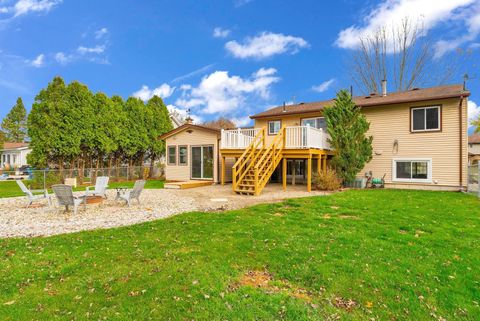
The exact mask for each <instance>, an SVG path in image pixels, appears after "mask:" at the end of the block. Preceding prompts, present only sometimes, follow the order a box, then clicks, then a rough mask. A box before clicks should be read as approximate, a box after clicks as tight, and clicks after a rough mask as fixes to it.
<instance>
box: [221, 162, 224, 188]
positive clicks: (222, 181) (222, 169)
mask: <svg viewBox="0 0 480 321" xmlns="http://www.w3.org/2000/svg"><path fill="white" fill-rule="evenodd" d="M221 161H222V164H221V167H222V168H221V171H222V173H221V183H222V186H223V185H225V156H222V160H221Z"/></svg>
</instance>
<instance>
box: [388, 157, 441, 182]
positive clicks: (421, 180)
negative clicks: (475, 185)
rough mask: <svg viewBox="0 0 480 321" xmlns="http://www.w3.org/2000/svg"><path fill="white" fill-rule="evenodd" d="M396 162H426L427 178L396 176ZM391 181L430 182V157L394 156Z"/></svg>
mask: <svg viewBox="0 0 480 321" xmlns="http://www.w3.org/2000/svg"><path fill="white" fill-rule="evenodd" d="M397 162H427V163H428V165H427V166H428V168H427V178H425V179H421V178H397ZM392 182H403V183H432V159H431V158H415V157H413V158H410V157H408V158H394V159H393V160H392Z"/></svg>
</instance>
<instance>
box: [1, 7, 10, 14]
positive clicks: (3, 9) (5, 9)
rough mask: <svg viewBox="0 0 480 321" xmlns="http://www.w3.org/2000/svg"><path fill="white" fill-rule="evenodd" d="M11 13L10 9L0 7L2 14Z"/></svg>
mask: <svg viewBox="0 0 480 321" xmlns="http://www.w3.org/2000/svg"><path fill="white" fill-rule="evenodd" d="M9 11H10V9H8V8H7V7H0V13H8V12H9Z"/></svg>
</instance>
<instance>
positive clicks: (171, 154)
mask: <svg viewBox="0 0 480 321" xmlns="http://www.w3.org/2000/svg"><path fill="white" fill-rule="evenodd" d="M160 139H163V140H165V145H166V156H167V161H166V168H165V174H166V180H167V181H170V182H187V181H192V180H199V181H212V182H214V183H218V182H219V157H220V152H219V142H220V130H217V129H212V128H208V127H204V126H200V125H193V124H191V123H187V124H184V125H182V126H180V127H178V128H175V129H174V130H172V131H170V132H168V133H166V134H164V135H162V136H161V137H160Z"/></svg>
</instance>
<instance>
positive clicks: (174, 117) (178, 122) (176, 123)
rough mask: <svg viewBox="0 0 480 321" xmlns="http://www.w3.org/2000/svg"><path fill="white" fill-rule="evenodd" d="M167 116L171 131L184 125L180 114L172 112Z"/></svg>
mask: <svg viewBox="0 0 480 321" xmlns="http://www.w3.org/2000/svg"><path fill="white" fill-rule="evenodd" d="M168 115H169V116H170V120H171V121H172V125H173V129H175V128H177V127H180V126H182V125H183V124H184V123H185V121H184V120H183V119H182V117H181V116H180V114H179V113H178V112H176V111H172V112H170V113H169V114H168Z"/></svg>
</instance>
